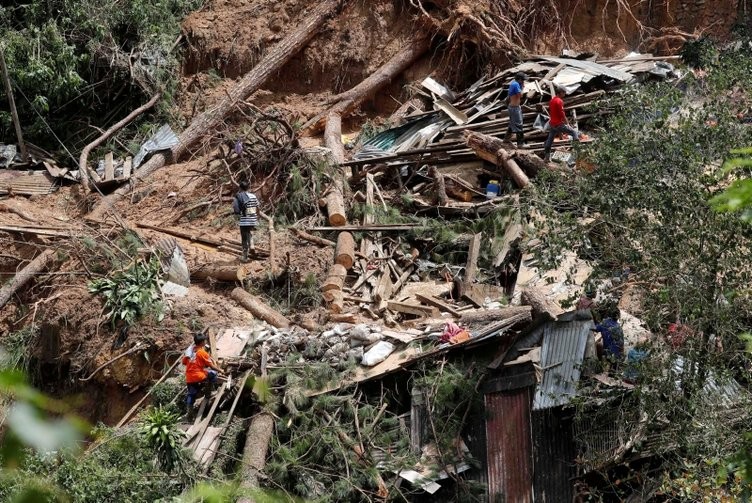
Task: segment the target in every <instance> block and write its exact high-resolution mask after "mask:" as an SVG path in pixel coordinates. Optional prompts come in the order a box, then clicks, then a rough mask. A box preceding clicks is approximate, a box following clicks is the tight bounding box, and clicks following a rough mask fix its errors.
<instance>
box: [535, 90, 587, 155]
mask: <svg viewBox="0 0 752 503" xmlns="http://www.w3.org/2000/svg"><path fill="white" fill-rule="evenodd" d="M566 94H567V91H566V90H565V89H564V88H563V87H557V88H556V96H554V97H553V98H552V99H551V102H550V103H549V104H548V116H549V120H548V125H549V127H550V129H549V130H548V138H546V143H545V144H544V145H543V160H544V161H546V162H548V161H550V160H551V146H552V145H553V144H554V138H555V137H556V135H559V134H562V133H566V134H568V135H570V136H571V137H572V138H573V139H574V140H576V141H580V133H579V132H578V131H577V130H576V129H574V128H572V127H571V126H570V125H569V120H568V119H567V114H566V113H564V96H566Z"/></svg>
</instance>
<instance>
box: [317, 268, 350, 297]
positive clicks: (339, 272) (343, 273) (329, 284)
mask: <svg viewBox="0 0 752 503" xmlns="http://www.w3.org/2000/svg"><path fill="white" fill-rule="evenodd" d="M346 277H347V269H345V266H343V265H342V264H334V265H333V266H331V267H330V268H329V272H328V273H327V275H326V280H325V281H324V284H323V285H321V291H322V292H326V291H328V290H337V291H342V286H343V285H344V284H345V278H346Z"/></svg>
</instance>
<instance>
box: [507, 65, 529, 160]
mask: <svg viewBox="0 0 752 503" xmlns="http://www.w3.org/2000/svg"><path fill="white" fill-rule="evenodd" d="M526 80H527V75H525V74H524V73H523V72H517V73H516V74H515V76H514V80H513V81H512V83H511V84H509V92H508V93H507V100H508V103H509V106H508V109H509V128H508V129H507V134H506V136H505V137H504V140H505V141H509V140H511V138H512V133H514V134H515V135H516V136H517V147H518V148H522V147H523V146H524V145H525V134H524V133H523V131H522V89H523V88H524V87H525V81H526Z"/></svg>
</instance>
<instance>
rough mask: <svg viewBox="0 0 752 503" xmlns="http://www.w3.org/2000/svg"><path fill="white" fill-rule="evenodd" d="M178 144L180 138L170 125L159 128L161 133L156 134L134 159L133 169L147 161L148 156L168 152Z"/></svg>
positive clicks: (147, 141) (145, 143)
mask: <svg viewBox="0 0 752 503" xmlns="http://www.w3.org/2000/svg"><path fill="white" fill-rule="evenodd" d="M177 144H178V136H177V135H176V134H175V132H174V131H173V130H172V128H171V127H170V125H169V124H165V125H163V126H162V127H161V128H159V131H157V132H156V133H154V134H153V135H152V136H151V138H149V139H148V140H146V142H144V144H143V145H141V148H140V149H139V151H138V153H137V154H136V157H134V158H133V168H134V169H135V168H137V167H139V166H141V163H142V162H143V161H144V160H145V159H146V156H148V155H149V154H151V153H152V152H159V151H160V150H167V149H170V148H172V147H173V146H175V145H177Z"/></svg>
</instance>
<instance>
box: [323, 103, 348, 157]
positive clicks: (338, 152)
mask: <svg viewBox="0 0 752 503" xmlns="http://www.w3.org/2000/svg"><path fill="white" fill-rule="evenodd" d="M324 145H325V146H326V148H328V149H329V150H331V151H332V157H333V158H334V160H335V161H336V162H337V164H342V163H343V162H345V146H344V145H342V117H341V116H340V114H338V113H337V112H331V113H330V114H329V115H328V116H327V117H326V129H325V130H324Z"/></svg>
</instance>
